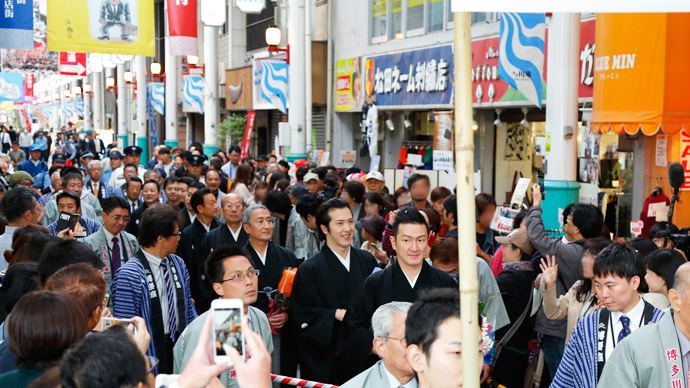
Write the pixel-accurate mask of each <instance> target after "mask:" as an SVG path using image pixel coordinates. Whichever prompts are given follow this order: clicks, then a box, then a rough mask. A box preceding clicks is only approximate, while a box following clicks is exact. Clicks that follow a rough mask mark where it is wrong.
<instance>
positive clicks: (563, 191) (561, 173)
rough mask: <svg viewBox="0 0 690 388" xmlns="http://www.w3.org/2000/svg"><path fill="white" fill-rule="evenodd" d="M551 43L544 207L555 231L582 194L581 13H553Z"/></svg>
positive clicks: (549, 226)
mask: <svg viewBox="0 0 690 388" xmlns="http://www.w3.org/2000/svg"><path fill="white" fill-rule="evenodd" d="M548 44H549V48H548V57H547V61H548V69H549V72H548V76H547V80H546V107H547V109H546V136H547V150H548V151H549V152H547V155H546V160H547V164H546V175H545V181H544V186H545V191H546V198H545V199H544V201H543V203H542V208H543V209H544V213H543V214H544V226H545V227H546V228H547V229H556V228H558V227H559V222H558V209H565V207H566V206H568V205H569V204H571V203H573V202H578V199H579V192H580V184H579V183H577V124H578V101H577V99H578V82H579V76H580V74H579V69H580V67H579V60H580V14H579V13H554V14H553V17H552V19H551V23H550V25H549V43H548ZM568 132H570V133H572V134H571V135H568V134H567V133H568ZM549 137H550V140H549ZM549 141H550V149H549V145H548V143H549Z"/></svg>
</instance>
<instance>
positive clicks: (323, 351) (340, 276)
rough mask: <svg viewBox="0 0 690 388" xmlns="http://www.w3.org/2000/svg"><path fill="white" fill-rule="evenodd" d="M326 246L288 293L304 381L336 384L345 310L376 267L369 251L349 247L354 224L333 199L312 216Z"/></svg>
mask: <svg viewBox="0 0 690 388" xmlns="http://www.w3.org/2000/svg"><path fill="white" fill-rule="evenodd" d="M316 224H317V226H318V228H319V234H320V235H321V237H322V238H325V240H326V244H325V245H324V246H323V248H322V249H321V251H320V252H319V253H317V254H316V255H314V256H313V257H312V258H310V259H307V260H306V261H305V262H304V263H302V265H301V266H300V269H299V271H297V276H296V277H295V283H294V286H293V289H292V312H293V314H292V318H293V320H294V321H293V322H294V326H293V327H294V328H295V330H296V331H297V338H298V339H299V341H298V353H299V361H300V368H301V373H302V378H305V379H307V380H313V381H319V382H326V383H331V384H340V383H343V381H342V380H341V379H340V378H338V376H339V375H341V373H340V372H339V371H338V370H337V369H339V368H342V367H343V366H344V365H342V364H337V363H336V362H335V349H336V347H337V344H338V339H339V336H340V330H342V328H343V327H344V320H345V316H346V311H347V308H348V306H349V305H350V304H351V303H352V300H353V298H354V297H355V296H356V295H358V294H359V293H360V291H361V289H362V286H363V284H364V281H365V279H366V278H367V277H368V276H369V275H370V274H371V273H372V271H373V270H374V268H375V267H376V259H374V256H372V255H371V254H370V253H369V252H366V251H363V250H361V249H357V248H353V247H351V246H350V244H351V243H352V239H353V238H354V235H355V221H354V218H353V216H352V210H351V209H350V207H349V206H348V204H347V202H345V201H344V200H342V199H339V198H334V199H331V200H328V201H326V202H324V203H323V204H322V205H321V207H320V208H319V210H318V212H317V214H316Z"/></svg>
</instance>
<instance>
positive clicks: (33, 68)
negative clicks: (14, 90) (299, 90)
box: [0, 1, 58, 74]
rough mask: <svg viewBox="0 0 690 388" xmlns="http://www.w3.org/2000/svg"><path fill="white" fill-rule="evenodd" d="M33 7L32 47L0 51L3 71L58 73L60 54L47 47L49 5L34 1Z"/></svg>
mask: <svg viewBox="0 0 690 388" xmlns="http://www.w3.org/2000/svg"><path fill="white" fill-rule="evenodd" d="M33 6H34V8H33V41H32V47H31V49H30V50H14V49H11V50H8V49H2V50H0V51H2V54H1V55H0V57H1V58H0V60H1V61H2V71H19V72H25V73H30V72H41V73H43V74H46V73H55V72H57V54H58V53H56V52H52V51H48V47H47V45H48V38H47V36H48V30H47V27H46V21H47V18H46V12H47V5H46V3H45V2H43V3H42V2H40V1H34V4H33ZM0 35H3V33H0Z"/></svg>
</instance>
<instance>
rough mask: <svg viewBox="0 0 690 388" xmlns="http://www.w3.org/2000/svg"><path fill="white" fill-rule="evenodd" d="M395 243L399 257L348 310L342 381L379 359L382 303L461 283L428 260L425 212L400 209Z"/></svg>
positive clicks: (374, 277) (376, 275) (340, 352)
mask: <svg viewBox="0 0 690 388" xmlns="http://www.w3.org/2000/svg"><path fill="white" fill-rule="evenodd" d="M391 242H392V244H393V246H394V247H395V251H396V252H397V255H398V258H397V260H393V262H392V263H391V265H390V266H389V267H388V268H386V269H384V270H383V271H378V272H376V273H374V274H372V275H371V276H369V277H368V278H367V279H366V281H365V282H364V287H363V288H362V289H361V292H360V294H359V296H358V297H356V298H355V299H354V301H353V302H352V304H351V305H350V306H349V307H348V309H347V314H346V315H345V322H346V323H347V328H346V329H345V330H344V333H343V334H344V335H343V336H342V339H343V341H342V343H341V344H340V346H339V350H338V355H337V357H336V360H339V359H341V358H342V362H338V364H341V365H342V366H343V368H342V373H343V375H341V376H339V377H340V378H341V379H342V380H345V381H347V380H349V379H351V378H353V377H354V376H356V375H358V374H359V373H361V372H363V371H364V370H366V369H367V368H369V367H370V366H372V365H374V363H376V361H378V359H379V358H378V356H375V355H372V354H371V350H372V341H373V340H374V335H373V332H372V330H371V316H372V315H374V311H376V309H377V308H379V306H382V305H384V304H386V303H389V302H411V303H412V302H414V301H415V300H417V297H418V296H419V293H420V292H421V291H422V290H424V289H428V288H439V287H447V288H453V289H455V290H457V286H458V284H457V283H456V282H455V280H454V279H453V278H452V277H451V276H450V275H448V274H447V273H445V272H443V271H441V270H439V269H437V268H434V267H432V266H431V265H429V263H427V262H426V260H424V257H425V255H424V253H425V251H426V248H427V247H428V243H429V226H428V225H427V223H426V220H425V219H424V217H423V216H422V214H421V213H420V212H419V211H418V210H417V209H415V208H413V207H410V206H406V207H403V208H401V209H400V210H399V211H398V214H397V216H396V217H395V222H394V223H393V237H392V241H391Z"/></svg>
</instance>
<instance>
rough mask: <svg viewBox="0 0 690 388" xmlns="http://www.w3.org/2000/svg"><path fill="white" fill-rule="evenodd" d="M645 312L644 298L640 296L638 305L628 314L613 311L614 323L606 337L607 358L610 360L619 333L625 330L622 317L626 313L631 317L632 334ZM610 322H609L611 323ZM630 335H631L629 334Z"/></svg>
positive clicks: (612, 320) (638, 326)
mask: <svg viewBox="0 0 690 388" xmlns="http://www.w3.org/2000/svg"><path fill="white" fill-rule="evenodd" d="M643 314H644V299H642V298H641V297H640V301H639V302H638V303H637V305H636V306H635V307H634V308H633V309H632V310H630V311H628V313H627V314H623V313H621V312H620V311H611V322H613V325H609V326H611V327H609V332H608V335H607V337H608V338H607V339H606V359H607V360H608V359H609V357H610V356H611V353H613V349H614V348H615V347H616V345H617V344H618V334H619V333H620V332H621V330H623V324H622V323H621V317H622V316H623V315H625V316H626V317H628V318H630V334H632V333H634V332H635V330H637V329H639V328H640V323H641V322H642V319H643V318H642V315H643ZM611 322H609V323H611ZM628 336H629V335H628Z"/></svg>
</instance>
